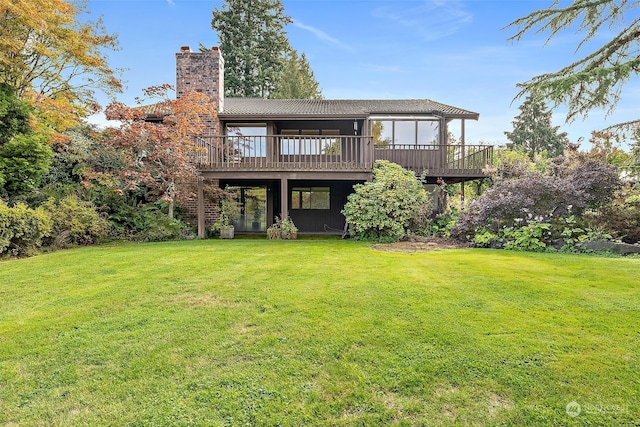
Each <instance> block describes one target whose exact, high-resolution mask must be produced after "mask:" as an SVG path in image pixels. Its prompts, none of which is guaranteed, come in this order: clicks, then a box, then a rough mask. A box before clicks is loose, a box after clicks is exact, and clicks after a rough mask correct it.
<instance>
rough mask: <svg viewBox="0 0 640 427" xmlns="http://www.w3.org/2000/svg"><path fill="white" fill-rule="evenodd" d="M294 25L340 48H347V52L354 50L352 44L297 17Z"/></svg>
mask: <svg viewBox="0 0 640 427" xmlns="http://www.w3.org/2000/svg"><path fill="white" fill-rule="evenodd" d="M293 25H294V26H296V27H298V28H300V29H301V30H305V31H309V32H310V33H311V34H313V35H314V36H316V37H317V38H318V39H319V40H322V41H325V42H327V43H329V44H332V45H334V46H337V47H339V48H340V49H342V50H345V51H347V52H353V48H352V47H351V46H349V45H347V44H345V43H343V42H341V41H340V40H338V39H336V38H335V37H331V36H330V35H329V34H327V33H325V32H324V31H322V30H321V29H319V28H316V27H312V26H311V25H306V24H303V23H302V22H301V21H298V20H297V19H294V20H293Z"/></svg>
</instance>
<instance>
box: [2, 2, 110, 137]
mask: <svg viewBox="0 0 640 427" xmlns="http://www.w3.org/2000/svg"><path fill="white" fill-rule="evenodd" d="M85 4H86V2H85V1H64V0H0V82H4V83H7V84H9V85H10V86H13V87H15V88H16V89H17V94H18V96H19V97H20V98H23V99H28V100H30V102H31V103H32V105H33V106H34V107H36V108H37V109H38V111H39V112H40V113H41V118H42V119H44V120H45V122H47V123H48V124H49V125H51V126H52V127H54V128H57V129H58V130H62V129H65V128H67V127H70V126H71V125H73V124H75V123H77V121H78V118H79V117H83V116H85V115H86V114H88V113H91V112H94V111H95V110H96V108H97V104H96V100H95V97H94V91H95V90H96V89H98V90H102V91H104V92H106V93H107V94H112V93H114V92H119V91H120V90H121V88H122V86H121V82H120V80H119V78H118V75H117V72H115V71H114V70H112V69H111V68H110V67H109V65H108V63H107V56H106V55H105V51H108V50H114V49H116V48H117V42H116V37H115V36H113V35H110V34H108V33H107V32H106V30H105V28H104V26H103V24H102V22H101V21H100V20H98V21H96V22H92V21H88V20H83V21H81V20H80V15H81V14H82V13H83V12H84V10H85Z"/></svg>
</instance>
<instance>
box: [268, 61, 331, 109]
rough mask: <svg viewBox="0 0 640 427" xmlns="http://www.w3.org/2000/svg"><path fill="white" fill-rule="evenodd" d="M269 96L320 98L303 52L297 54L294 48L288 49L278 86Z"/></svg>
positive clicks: (318, 87) (317, 86) (318, 86)
mask: <svg viewBox="0 0 640 427" xmlns="http://www.w3.org/2000/svg"><path fill="white" fill-rule="evenodd" d="M270 98H280V99H322V93H321V91H320V85H319V83H318V82H317V81H316V79H315V76H314V75H313V71H312V70H311V65H309V62H308V61H307V57H306V55H305V54H304V53H303V54H302V55H300V56H298V52H297V51H296V50H294V49H291V50H290V52H289V54H288V55H287V58H286V62H285V65H284V68H283V70H282V75H281V77H280V79H279V82H278V86H277V88H276V90H275V91H274V92H273V93H272V94H271V96H270Z"/></svg>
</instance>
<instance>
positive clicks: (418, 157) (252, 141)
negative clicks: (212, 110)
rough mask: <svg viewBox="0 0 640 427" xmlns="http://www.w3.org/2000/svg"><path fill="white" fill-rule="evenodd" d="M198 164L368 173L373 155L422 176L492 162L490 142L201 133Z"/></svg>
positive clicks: (203, 167)
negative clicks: (377, 142) (378, 142)
mask: <svg viewBox="0 0 640 427" xmlns="http://www.w3.org/2000/svg"><path fill="white" fill-rule="evenodd" d="M197 145H198V148H199V149H198V151H197V153H196V159H195V160H196V164H197V165H198V168H199V169H200V171H202V172H207V173H215V172H224V173H225V175H228V174H229V173H231V172H237V173H252V174H254V173H269V172H273V173H276V172H301V173H303V172H316V173H317V172H328V173H330V172H341V173H349V172H353V173H357V174H362V173H369V172H371V170H372V167H373V163H374V161H375V160H378V159H381V160H389V161H391V162H394V163H397V164H399V165H401V166H403V167H404V168H406V169H409V170H411V171H413V172H415V173H416V175H418V176H420V175H422V174H424V175H425V176H428V177H443V178H459V179H462V178H481V177H483V176H485V173H484V172H483V170H484V169H485V168H486V167H487V166H488V165H491V164H492V163H493V147H492V146H486V145H418V146H416V145H407V144H395V145H392V146H384V147H374V145H373V142H372V138H371V137H361V136H284V135H267V136H243V137H208V138H197Z"/></svg>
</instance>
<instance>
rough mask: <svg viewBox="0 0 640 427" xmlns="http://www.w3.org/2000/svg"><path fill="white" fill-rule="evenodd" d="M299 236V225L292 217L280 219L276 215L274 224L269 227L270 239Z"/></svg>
mask: <svg viewBox="0 0 640 427" xmlns="http://www.w3.org/2000/svg"><path fill="white" fill-rule="evenodd" d="M297 238H298V227H296V225H295V224H294V223H293V221H292V220H291V218H289V217H286V218H282V219H280V217H278V216H276V217H275V219H274V222H273V225H272V226H271V227H269V228H267V239H269V240H296V239H297Z"/></svg>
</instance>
